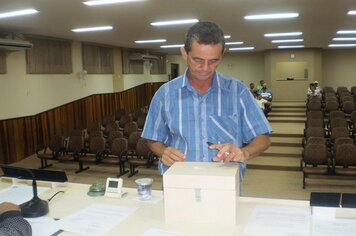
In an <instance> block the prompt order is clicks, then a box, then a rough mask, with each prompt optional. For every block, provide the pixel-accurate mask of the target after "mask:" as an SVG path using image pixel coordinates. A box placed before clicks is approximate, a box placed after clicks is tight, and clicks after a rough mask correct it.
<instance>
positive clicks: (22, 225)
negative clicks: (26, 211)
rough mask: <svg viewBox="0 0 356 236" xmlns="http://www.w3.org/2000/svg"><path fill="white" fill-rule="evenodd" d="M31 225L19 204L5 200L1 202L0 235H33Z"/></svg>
mask: <svg viewBox="0 0 356 236" xmlns="http://www.w3.org/2000/svg"><path fill="white" fill-rule="evenodd" d="M31 235H32V229H31V225H30V224H29V223H28V221H27V220H25V219H24V218H23V217H22V215H21V211H20V208H19V206H17V205H15V204H12V203H9V202H3V203H1V204H0V236H31Z"/></svg>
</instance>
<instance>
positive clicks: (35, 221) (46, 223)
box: [26, 217, 60, 236]
mask: <svg viewBox="0 0 356 236" xmlns="http://www.w3.org/2000/svg"><path fill="white" fill-rule="evenodd" d="M26 220H27V221H28V222H29V223H30V225H31V228H32V235H35V236H48V235H53V234H54V233H56V232H58V231H59V230H60V228H59V226H58V221H56V220H54V219H53V218H51V217H38V218H26Z"/></svg>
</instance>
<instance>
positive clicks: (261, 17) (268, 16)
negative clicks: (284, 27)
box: [244, 12, 299, 20]
mask: <svg viewBox="0 0 356 236" xmlns="http://www.w3.org/2000/svg"><path fill="white" fill-rule="evenodd" d="M298 16H299V14H298V13H294V12H292V13H276V14H261V15H249V16H245V17H244V18H245V19H246V20H268V19H285V18H295V17H298Z"/></svg>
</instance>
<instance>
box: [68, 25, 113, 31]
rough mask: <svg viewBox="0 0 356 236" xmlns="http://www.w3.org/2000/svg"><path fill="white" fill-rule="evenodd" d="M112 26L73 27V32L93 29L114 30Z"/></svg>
mask: <svg viewBox="0 0 356 236" xmlns="http://www.w3.org/2000/svg"><path fill="white" fill-rule="evenodd" d="M112 29H113V27H112V26H98V27H89V28H77V29H72V31H73V32H77V33H80V32H91V31H105V30H112Z"/></svg>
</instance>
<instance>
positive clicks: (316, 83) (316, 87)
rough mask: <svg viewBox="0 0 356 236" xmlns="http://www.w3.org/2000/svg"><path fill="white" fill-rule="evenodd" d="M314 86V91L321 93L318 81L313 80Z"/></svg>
mask: <svg viewBox="0 0 356 236" xmlns="http://www.w3.org/2000/svg"><path fill="white" fill-rule="evenodd" d="M314 87H315V91H316V93H318V94H321V88H320V87H319V82H318V81H316V80H315V81H314Z"/></svg>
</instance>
